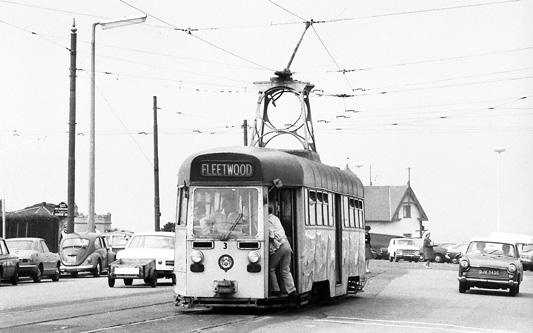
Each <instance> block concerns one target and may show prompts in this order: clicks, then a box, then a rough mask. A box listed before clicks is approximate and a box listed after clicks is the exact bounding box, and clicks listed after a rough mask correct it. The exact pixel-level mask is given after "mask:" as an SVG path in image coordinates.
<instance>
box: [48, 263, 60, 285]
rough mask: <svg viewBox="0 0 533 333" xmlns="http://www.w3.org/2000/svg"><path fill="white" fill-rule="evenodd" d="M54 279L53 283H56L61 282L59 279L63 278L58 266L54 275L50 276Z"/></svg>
mask: <svg viewBox="0 0 533 333" xmlns="http://www.w3.org/2000/svg"><path fill="white" fill-rule="evenodd" d="M50 277H51V278H52V281H54V282H56V281H59V278H60V277H61V272H60V271H59V266H56V270H55V271H54V275H52V276H50Z"/></svg>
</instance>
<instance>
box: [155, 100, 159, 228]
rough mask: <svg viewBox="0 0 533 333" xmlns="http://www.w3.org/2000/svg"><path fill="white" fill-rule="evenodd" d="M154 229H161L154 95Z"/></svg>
mask: <svg viewBox="0 0 533 333" xmlns="http://www.w3.org/2000/svg"><path fill="white" fill-rule="evenodd" d="M154 210H155V214H154V215H155V225H154V230H155V231H159V230H160V229H161V210H160V206H159V147H158V138H157V96H154Z"/></svg>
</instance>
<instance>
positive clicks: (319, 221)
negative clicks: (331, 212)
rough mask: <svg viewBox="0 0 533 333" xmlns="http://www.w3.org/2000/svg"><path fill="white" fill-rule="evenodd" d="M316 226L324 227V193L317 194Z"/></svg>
mask: <svg viewBox="0 0 533 333" xmlns="http://www.w3.org/2000/svg"><path fill="white" fill-rule="evenodd" d="M316 198H317V202H316V225H324V209H323V207H324V198H323V197H322V192H317V193H316Z"/></svg>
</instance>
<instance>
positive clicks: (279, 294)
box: [270, 290, 281, 296]
mask: <svg viewBox="0 0 533 333" xmlns="http://www.w3.org/2000/svg"><path fill="white" fill-rule="evenodd" d="M270 294H271V295H272V296H281V291H279V290H275V291H272V292H271V293H270Z"/></svg>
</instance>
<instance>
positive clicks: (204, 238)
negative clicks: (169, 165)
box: [174, 78, 365, 308]
mask: <svg viewBox="0 0 533 333" xmlns="http://www.w3.org/2000/svg"><path fill="white" fill-rule="evenodd" d="M256 85H257V84H256ZM264 88H265V89H263V90H262V91H261V94H260V100H261V103H259V104H262V103H265V104H267V106H268V104H269V103H268V100H269V97H268V96H275V95H276V94H279V92H280V90H279V89H281V90H283V91H284V92H286V91H289V90H291V89H293V88H294V91H293V92H295V93H296V94H302V93H303V95H304V97H303V98H302V99H301V100H302V101H303V105H304V106H303V107H302V110H304V111H306V112H307V111H309V107H308V104H307V101H306V98H307V97H306V96H307V94H306V92H307V91H309V85H307V84H301V83H300V82H299V81H296V82H295V81H294V80H292V79H291V78H289V79H287V78H282V80H281V81H275V82H273V81H270V82H268V83H267V84H266V87H264ZM276 96H277V95H276ZM278 97H279V96H278ZM265 101H266V102H265ZM306 105H307V106H306ZM267 106H265V107H264V108H262V107H259V106H258V110H259V109H260V111H259V113H261V112H263V114H262V115H260V116H259V117H258V118H259V119H260V121H267V120H268V117H266V116H265V114H264V112H266V111H265V110H266V109H267ZM304 113H305V112H304ZM307 120H310V115H309V114H306V113H305V114H304V116H303V118H302V120H301V121H302V122H303V123H305V122H306V121H307ZM267 125H268V124H267ZM297 127H298V129H299V130H300V129H302V128H307V129H310V128H311V129H312V127H310V126H297ZM256 128H259V129H260V130H258V131H256V132H254V137H255V138H256V139H255V140H254V142H253V143H254V145H250V146H235V147H222V148H214V149H211V150H207V151H203V152H199V153H197V154H194V155H192V156H190V157H189V158H187V159H186V160H185V161H184V162H183V164H182V165H181V167H180V169H179V172H178V194H177V213H176V216H177V218H176V231H175V233H176V237H175V239H176V245H175V261H174V274H175V277H176V278H175V285H174V293H175V295H176V305H181V306H185V307H194V306H204V307H256V308H269V307H284V306H287V305H288V297H287V295H286V294H283V293H282V295H281V296H278V295H276V296H273V295H272V293H271V291H270V290H269V231H268V214H269V213H268V207H269V204H271V203H274V207H275V208H274V214H275V215H276V216H278V217H279V219H280V221H281V223H282V225H283V227H284V229H285V233H286V235H287V239H288V241H289V242H290V245H291V247H292V250H293V253H292V266H291V273H292V275H293V278H294V282H295V286H296V289H297V292H298V294H299V297H298V300H297V303H298V304H297V306H299V305H304V304H307V303H314V302H318V301H322V300H327V299H331V298H335V297H340V296H344V295H347V294H350V293H356V292H357V291H359V290H362V288H363V286H364V283H365V257H364V256H365V244H364V227H365V223H364V194H363V185H362V182H361V181H360V180H359V178H358V177H357V176H356V175H355V174H354V173H353V172H351V171H349V170H348V171H346V170H341V169H340V168H337V167H332V166H328V165H326V164H323V163H322V162H321V161H320V157H319V155H318V154H317V153H316V151H313V149H272V148H267V147H265V141H264V138H266V137H267V133H265V132H264V131H263V130H264V129H268V128H270V129H271V134H272V135H274V136H275V135H277V134H279V131H278V130H276V129H274V128H273V127H271V126H265V123H261V124H259V125H257V124H256ZM272 130H273V132H272ZM283 132H284V133H287V132H290V131H287V130H285V131H283ZM301 137H304V138H306V139H305V143H306V144H308V143H309V142H311V141H310V140H309V138H312V137H313V135H312V133H309V132H308V133H306V134H304V135H301ZM312 143H314V142H312ZM313 146H314V144H312V145H307V146H306V147H307V148H309V147H311V148H312V147H313ZM304 147H305V144H304ZM230 206H231V207H232V209H234V210H235V214H234V215H233V217H232V218H231V219H229V222H228V221H225V222H222V221H220V222H214V223H205V221H206V218H205V217H206V216H212V215H213V214H216V212H219V211H221V210H226V209H229V208H227V207H230ZM278 269H279V268H278ZM279 279H280V274H278V280H279ZM280 285H283V284H281V283H280Z"/></svg>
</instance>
